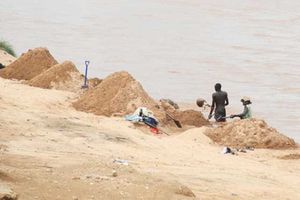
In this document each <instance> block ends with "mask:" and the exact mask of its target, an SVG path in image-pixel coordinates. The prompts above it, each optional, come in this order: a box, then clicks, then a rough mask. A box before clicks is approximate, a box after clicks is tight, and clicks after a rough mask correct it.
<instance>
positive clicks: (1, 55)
mask: <svg viewBox="0 0 300 200" xmlns="http://www.w3.org/2000/svg"><path fill="white" fill-rule="evenodd" d="M15 60H16V58H15V57H13V56H12V55H10V54H8V53H7V52H6V51H3V50H1V49H0V63H1V64H2V65H4V66H7V65H9V64H11V63H12V62H13V61H15Z"/></svg>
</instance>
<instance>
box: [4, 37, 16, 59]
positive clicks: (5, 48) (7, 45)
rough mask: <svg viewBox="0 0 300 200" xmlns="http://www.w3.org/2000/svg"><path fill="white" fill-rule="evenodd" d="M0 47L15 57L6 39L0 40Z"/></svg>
mask: <svg viewBox="0 0 300 200" xmlns="http://www.w3.org/2000/svg"><path fill="white" fill-rule="evenodd" d="M0 49H2V50H4V51H6V52H7V53H8V54H10V55H12V56H14V57H16V53H15V51H14V49H13V47H12V46H11V45H10V44H9V43H8V42H7V41H4V40H0Z"/></svg>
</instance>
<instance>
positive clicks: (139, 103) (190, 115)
mask: <svg viewBox="0 0 300 200" xmlns="http://www.w3.org/2000/svg"><path fill="white" fill-rule="evenodd" d="M165 104H167V103H164V104H163V103H162V104H161V105H158V104H157V102H156V101H155V100H154V99H152V98H151V97H150V96H149V95H148V94H147V93H146V92H145V90H144V89H143V87H142V86H141V84H140V83H139V82H138V81H136V80H135V79H134V78H133V77H132V76H131V75H130V74H129V73H127V72H124V71H123V72H117V73H114V74H112V75H110V76H108V77H107V78H105V79H103V80H102V82H101V84H99V85H98V86H96V87H95V88H94V89H90V90H88V91H87V92H86V93H84V94H83V95H82V96H81V97H80V98H79V100H78V101H76V102H74V103H73V106H74V107H75V108H76V109H77V110H79V111H84V112H90V113H94V114H96V115H104V116H112V115H119V116H124V115H126V114H131V113H133V112H134V111H135V110H136V109H137V108H138V107H146V108H148V109H150V110H152V111H153V112H154V115H155V117H156V118H157V119H158V120H159V123H160V125H161V126H168V127H177V126H176V124H175V122H174V121H173V120H172V119H171V118H170V117H168V116H167V115H166V113H167V112H168V109H167V108H166V106H164V105H165ZM169 106H170V105H169ZM170 107H171V106H170ZM175 110H176V109H175V108H174V107H172V111H171V112H170V115H174V116H175V117H176V118H178V120H181V121H182V125H183V126H185V125H189V126H203V125H207V124H208V122H207V121H206V120H205V119H204V117H203V116H202V114H201V113H200V112H197V111H179V110H176V111H175Z"/></svg>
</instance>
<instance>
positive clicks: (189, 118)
mask: <svg viewBox="0 0 300 200" xmlns="http://www.w3.org/2000/svg"><path fill="white" fill-rule="evenodd" d="M173 116H174V118H176V120H178V121H180V123H181V124H183V125H185V126H195V127H201V126H205V125H209V121H208V120H207V119H206V118H205V117H204V116H203V115H202V113H201V112H199V111H196V110H184V111H176V112H175V113H174V114H173Z"/></svg>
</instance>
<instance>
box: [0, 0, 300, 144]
mask: <svg viewBox="0 0 300 200" xmlns="http://www.w3.org/2000/svg"><path fill="white" fill-rule="evenodd" d="M0 39H5V40H8V41H9V42H10V43H11V44H12V45H13V46H14V48H15V50H16V51H17V53H18V54H21V53H22V52H25V51H27V49H29V48H34V47H39V46H43V47H47V48H48V49H49V50H50V52H51V53H52V54H53V55H54V57H55V58H56V59H58V60H59V61H63V60H72V61H73V62H74V63H75V64H76V65H77V67H78V68H79V69H80V71H81V72H84V61H85V60H90V61H91V64H90V69H89V76H91V77H94V76H97V77H105V76H106V75H108V74H110V73H112V72H115V71H118V70H126V71H129V72H130V73H131V74H132V75H133V76H134V77H135V78H136V79H138V80H139V81H140V82H141V83H142V85H143V86H144V88H145V89H146V90H147V91H148V92H149V93H150V95H151V96H153V97H154V98H157V99H158V98H161V97H164V98H171V99H173V100H176V101H180V102H190V103H193V102H194V101H195V99H196V98H198V97H202V98H205V99H207V100H208V101H209V102H210V101H211V93H212V92H213V86H214V84H215V83H216V82H220V83H222V85H223V89H224V90H225V91H227V92H228V94H229V98H230V106H231V109H232V110H242V106H241V103H240V101H239V100H240V98H241V97H242V96H250V97H251V98H252V101H253V105H252V110H253V113H254V115H255V116H257V117H259V118H263V119H265V120H266V121H267V122H268V123H269V124H270V125H271V126H273V127H275V128H277V129H278V130H279V131H280V132H282V133H284V134H286V135H288V136H290V137H293V138H294V139H296V141H298V142H300V1H298V0H287V1H279V0H260V1H253V0H222V1H220V0H185V1H183V0H177V1H176V0H174V1H171V0H63V1H58V0H51V1H50V0H44V1H39V0H1V1H0Z"/></svg>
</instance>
